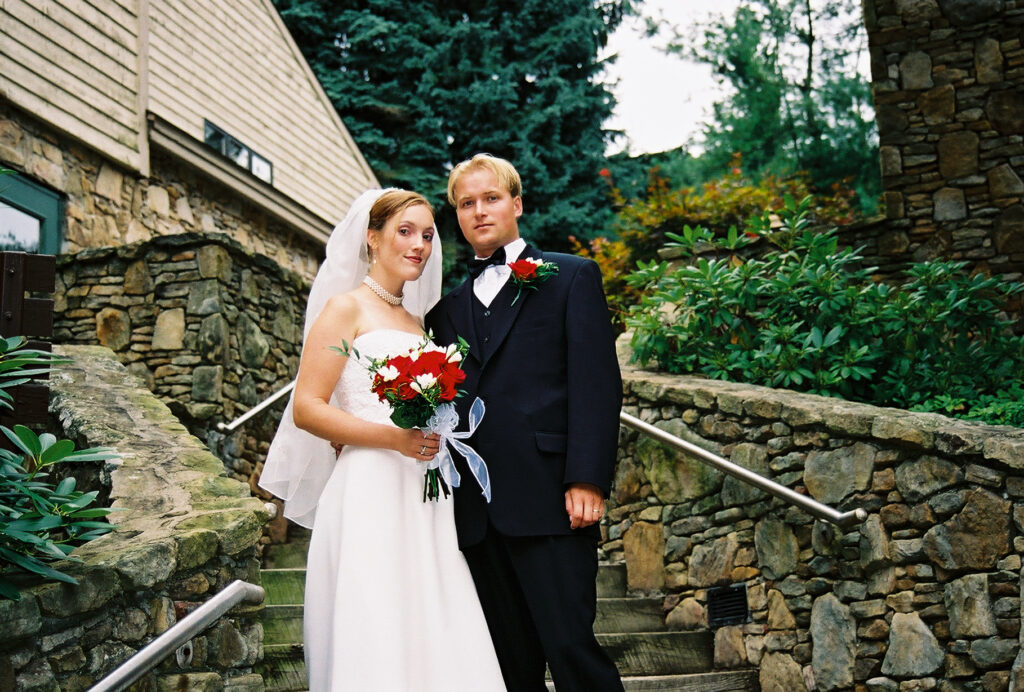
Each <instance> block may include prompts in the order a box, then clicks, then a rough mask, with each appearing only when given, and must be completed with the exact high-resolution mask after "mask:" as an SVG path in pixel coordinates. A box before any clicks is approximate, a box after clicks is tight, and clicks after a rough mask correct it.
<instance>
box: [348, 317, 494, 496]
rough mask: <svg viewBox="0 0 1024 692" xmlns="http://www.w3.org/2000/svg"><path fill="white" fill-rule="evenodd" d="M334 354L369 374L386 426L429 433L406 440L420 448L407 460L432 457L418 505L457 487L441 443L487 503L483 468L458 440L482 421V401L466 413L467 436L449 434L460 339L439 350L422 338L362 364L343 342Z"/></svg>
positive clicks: (462, 347)
mask: <svg viewBox="0 0 1024 692" xmlns="http://www.w3.org/2000/svg"><path fill="white" fill-rule="evenodd" d="M335 350H336V351H338V352H339V353H341V354H343V355H345V356H349V357H354V358H355V359H356V361H357V362H361V363H362V364H363V365H365V366H366V368H367V369H368V370H369V371H370V374H371V375H372V380H371V385H370V389H371V391H372V392H373V393H374V394H376V395H377V397H378V398H379V399H380V401H382V402H387V404H388V405H389V406H390V408H391V421H392V422H393V423H394V424H395V425H397V426H398V427H399V428H405V429H420V430H423V431H424V433H430V434H429V435H426V434H425V435H424V437H422V438H411V441H412V442H413V447H415V441H416V440H420V439H422V440H423V441H424V442H423V445H422V446H421V447H420V449H418V450H416V449H413V450H412V451H413V453H412V454H408V455H407V456H413V457H414V456H415V455H416V453H417V452H418V453H419V454H420V455H421V456H423V455H426V454H429V453H430V452H431V451H434V452H436V455H435V456H433V457H432V458H431V459H430V460H429V461H428V462H427V470H426V473H425V474H424V483H423V499H424V501H426V500H428V499H429V500H436V499H438V498H439V497H440V495H441V493H444V496H445V497H447V496H448V494H449V491H448V487H449V486H451V487H458V485H459V482H460V476H459V473H458V471H456V469H455V464H454V462H453V461H452V459H451V455H450V453H449V451H448V449H447V446H446V445H445V444H444V443H447V444H449V445H451V446H452V447H454V448H455V449H457V450H458V451H459V452H461V453H462V455H463V456H465V457H466V461H467V463H468V464H469V467H470V471H471V472H472V473H473V476H474V477H475V478H476V480H477V482H478V483H479V484H480V487H481V489H482V490H483V493H484V496H485V497H486V498H487V499H488V501H489V500H490V483H489V479H488V476H487V466H486V464H485V463H484V461H483V459H482V458H481V457H480V455H479V454H477V453H476V452H475V451H474V450H473V449H472V448H470V447H469V446H467V445H466V444H464V443H463V442H461V441H460V439H464V438H466V437H469V436H470V435H472V434H473V432H474V431H475V430H476V426H477V425H478V424H479V422H480V419H481V418H483V414H484V404H483V401H481V400H480V399H477V400H476V401H474V402H473V406H472V408H471V410H470V414H469V427H470V429H469V432H465V433H456V432H455V426H456V425H458V422H459V417H458V414H457V413H456V412H455V406H454V404H453V403H452V402H453V401H454V400H455V399H456V398H458V397H459V396H461V395H462V391H460V390H459V388H458V385H460V384H462V382H463V381H465V379H466V373H465V372H463V370H462V368H461V367H460V366H459V364H460V363H461V362H462V359H463V357H464V356H465V355H466V354H467V353H468V352H469V344H468V343H467V342H466V341H465V340H464V339H462V338H461V337H460V338H459V340H458V343H456V344H452V345H450V346H448V347H447V348H442V347H440V346H437V345H435V344H434V343H433V342H432V341H431V339H430V336H429V335H428V336H426V337H424V339H423V341H422V342H421V343H420V344H417V345H416V346H414V347H412V348H411V349H409V350H408V351H405V352H402V353H398V354H395V355H390V356H387V357H384V358H365V359H364V358H362V357H361V356H360V354H359V352H358V351H357V350H356V349H354V348H352V347H350V346H349V345H348V344H345V343H343V344H342V346H341V348H335ZM399 451H400V452H402V451H403V450H399ZM403 453H404V452H403Z"/></svg>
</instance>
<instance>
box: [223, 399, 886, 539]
mask: <svg viewBox="0 0 1024 692" xmlns="http://www.w3.org/2000/svg"><path fill="white" fill-rule="evenodd" d="M294 388H295V382H294V380H293V381H292V382H289V383H288V384H287V385H285V386H284V387H282V388H281V389H279V390H277V391H276V392H274V394H272V395H271V396H270V397H269V398H268V399H266V400H265V401H263V402H261V403H260V404H257V405H256V406H254V407H253V408H251V409H249V410H248V411H247V412H245V413H244V414H242V415H241V416H240V417H238V418H236V419H235V420H233V421H231V422H230V423H228V424H227V425H225V424H224V423H218V424H217V428H218V429H220V430H224V431H227V432H231V431H232V430H234V429H235V428H237V427H238V426H239V425H241V424H242V423H244V422H245V421H247V420H249V419H250V418H252V417H253V416H255V415H257V414H258V413H260V412H261V411H263V410H264V409H266V408H267V407H268V406H270V405H271V404H272V403H274V402H275V401H277V400H278V399H280V398H281V397H282V396H284V395H285V394H287V393H288V392H290V391H291V390H292V389H294ZM619 420H620V421H621V422H622V424H623V425H625V426H626V427H629V428H632V429H634V430H637V431H639V432H642V433H644V434H645V435H649V436H650V437H653V438H654V439H656V440H658V441H659V442H664V443H665V444H667V445H669V446H671V447H674V448H676V449H678V450H680V451H682V452H686V453H687V454H690V455H692V456H695V457H697V458H698V459H700V460H701V461H703V462H705V463H708V464H710V465H711V466H714V467H715V468H716V469H718V470H719V471H722V472H723V473H727V474H729V475H730V476H733V477H734V478H738V479H739V480H741V481H743V482H744V483H749V484H750V485H753V486H755V487H757V488H760V489H761V490H763V491H765V492H766V493H768V494H769V495H773V496H775V497H778V498H780V499H782V500H785V501H787V502H789V503H790V504H793V505H796V506H797V507H799V508H800V509H802V510H804V511H805V512H807V513H808V514H810V515H811V516H813V517H817V518H818V519H823V520H825V521H827V522H830V523H832V524H835V525H837V526H840V527H844V528H845V527H847V526H852V525H854V524H859V523H860V522H862V521H864V520H865V519H867V517H868V513H867V511H866V510H864V509H862V508H858V509H854V510H850V511H849V512H840V511H839V510H837V509H833V508H832V507H829V506H828V505H824V504H822V503H820V502H818V501H817V500H815V499H814V498H811V497H808V496H806V495H801V494H800V493H798V492H796V491H795V490H793V489H792V488H788V487H786V486H784V485H781V484H779V483H776V482H775V481H773V480H770V479H768V478H765V477H764V476H759V475H758V474H756V473H754V472H753V471H751V470H750V469H746V468H744V467H742V466H739V465H738V464H734V463H732V462H731V461H728V460H727V459H723V458H722V457H720V456H718V455H717V454H713V453H712V452H709V451H708V450H706V449H703V448H702V447H698V446H697V445H695V444H692V443H690V442H687V441H686V440H681V439H679V438H678V437H676V436H675V435H672V434H671V433H667V432H665V431H664V430H661V429H660V428H656V427H654V426H653V425H650V424H648V423H644V422H643V421H642V420H640V419H639V418H636V417H634V416H631V415H629V414H628V413H626V412H625V411H622V412H620V413H619Z"/></svg>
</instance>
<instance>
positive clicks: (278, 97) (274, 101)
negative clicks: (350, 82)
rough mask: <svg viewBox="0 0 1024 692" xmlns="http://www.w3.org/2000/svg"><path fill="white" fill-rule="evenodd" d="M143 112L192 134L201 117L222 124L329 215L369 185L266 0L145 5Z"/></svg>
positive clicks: (281, 180)
mask: <svg viewBox="0 0 1024 692" xmlns="http://www.w3.org/2000/svg"><path fill="white" fill-rule="evenodd" d="M282 95H287V98H282ZM149 110H150V111H151V112H153V113H155V114H156V115H158V116H160V117H161V118H163V119H165V120H166V121H167V122H169V123H170V124H172V125H174V126H175V127H177V128H178V129H180V130H182V131H183V132H185V133H187V134H189V135H192V136H194V137H195V138H197V139H199V140H202V139H203V136H204V133H203V121H204V119H206V120H209V121H210V122H212V123H213V124H215V125H217V126H218V127H220V128H222V129H224V130H225V131H227V132H228V133H229V134H230V135H232V136H233V137H235V138H236V139H238V140H239V141H241V142H242V143H243V144H245V145H246V146H248V147H249V148H250V149H252V150H253V151H255V152H256V153H258V154H260V155H261V156H263V157H264V158H266V159H268V160H270V161H271V162H272V163H273V165H274V183H273V184H274V187H275V188H277V189H279V190H280V191H281V192H283V193H285V194H286V195H288V196H290V197H293V198H294V199H296V200H299V201H300V202H302V203H303V204H305V205H306V206H307V207H308V208H309V209H310V210H311V211H313V212H314V213H315V214H317V215H318V216H320V217H322V218H324V219H326V220H329V221H335V220H338V219H340V218H341V217H342V216H343V215H344V212H345V210H346V209H347V208H348V205H349V203H350V202H351V200H352V199H353V198H354V197H355V196H356V195H358V194H359V193H360V192H361V191H362V190H364V189H366V188H367V187H370V186H372V185H375V184H376V182H375V179H374V177H373V173H372V171H371V170H370V169H369V167H368V166H367V164H366V162H365V161H364V160H363V158H362V156H361V155H360V154H359V153H358V150H357V148H356V146H355V144H354V143H353V142H352V141H351V139H350V138H349V136H348V133H347V132H346V131H345V129H344V127H343V126H342V125H341V123H340V121H339V120H338V118H337V114H336V113H335V111H334V109H333V108H332V107H331V105H330V103H329V101H328V100H327V98H326V97H325V96H324V95H323V92H322V90H321V88H320V86H319V84H317V82H316V80H315V78H314V77H313V74H312V71H311V70H310V69H309V67H308V65H306V63H305V61H304V60H303V58H302V56H301V54H300V53H299V52H298V49H297V48H296V47H295V45H294V43H293V41H292V39H291V36H290V35H289V34H288V32H287V30H286V29H285V27H284V25H283V23H282V22H281V20H280V18H279V17H278V15H277V13H276V11H275V10H274V9H273V7H272V5H270V2H269V0H221V1H219V2H215V3H210V2H202V1H201V0H165V1H163V2H152V3H151V4H150V23H149Z"/></svg>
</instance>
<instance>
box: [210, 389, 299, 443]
mask: <svg viewBox="0 0 1024 692" xmlns="http://www.w3.org/2000/svg"><path fill="white" fill-rule="evenodd" d="M293 389H295V380H292V381H291V382H289V383H288V384H286V385H285V386H283V387H281V388H280V389H278V390H277V391H276V392H274V393H273V394H271V395H270V396H269V397H267V398H266V399H264V400H263V401H261V402H260V403H258V404H256V405H255V406H253V407H252V408H251V409H249V410H248V411H246V412H245V413H243V414H242V415H241V416H239V417H238V418H236V419H234V420H233V421H231V422H230V423H227V424H225V423H217V430H220V431H221V432H234V430H235V428H237V427H238V426H239V425H241V424H242V423H244V422H245V421H247V420H249V419H250V418H252V417H253V416H256V415H259V414H260V413H262V412H263V411H264V410H265V409H266V408H267V407H268V406H270V405H271V404H273V403H274V402H275V401H277V400H278V399H280V398H281V397H283V396H284V395H285V394H287V393H288V392H290V391H292V390H293Z"/></svg>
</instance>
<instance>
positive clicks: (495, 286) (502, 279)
mask: <svg viewBox="0 0 1024 692" xmlns="http://www.w3.org/2000/svg"><path fill="white" fill-rule="evenodd" d="M525 249H526V241H525V240H523V239H522V238H516V239H515V240H513V241H512V242H511V243H509V244H508V245H506V246H505V264H503V265H501V266H498V265H496V264H492V265H490V266H489V267H487V268H485V269H484V270H483V271H482V272H481V273H480V276H478V277H476V279H475V280H474V281H473V294H474V295H475V296H476V297H477V298H478V299H479V300H480V302H481V303H483V304H484V307H490V305H491V302H492V301H493V300H494V297H495V296H497V295H498V291H500V290H501V289H502V288H504V286H505V283H506V282H507V281H508V277H510V276H512V270H511V269H509V267H508V265H509V262H515V261H516V260H517V259H519V255H521V254H522V253H523V250H525ZM477 259H487V258H486V257H478V258H477Z"/></svg>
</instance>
